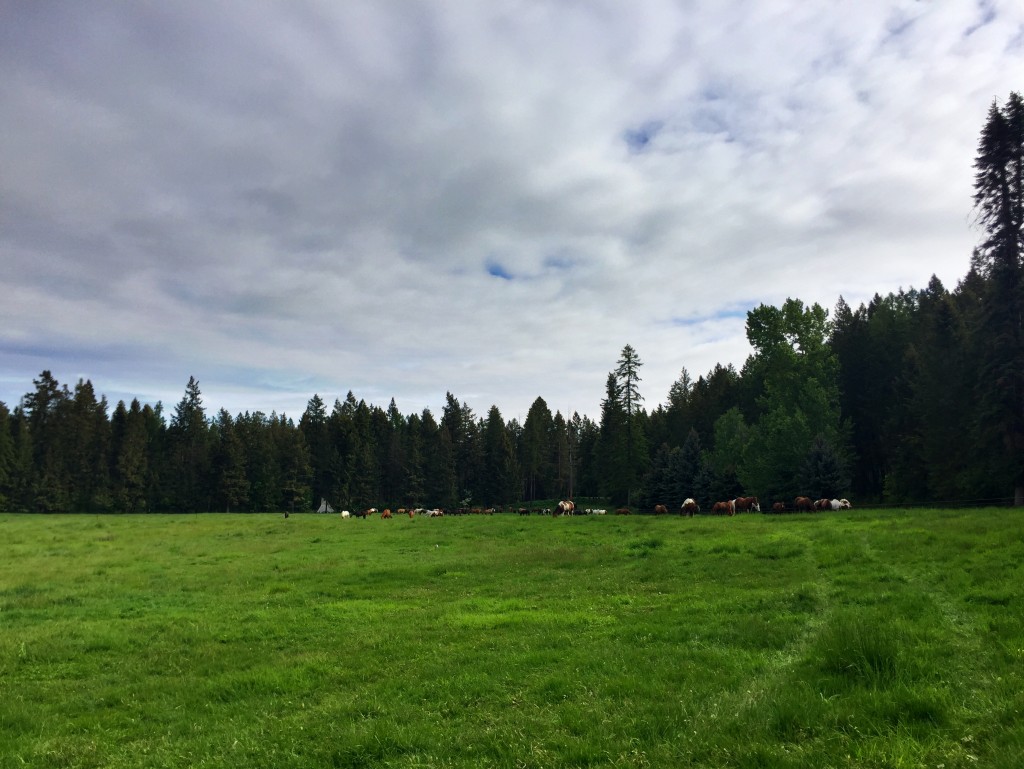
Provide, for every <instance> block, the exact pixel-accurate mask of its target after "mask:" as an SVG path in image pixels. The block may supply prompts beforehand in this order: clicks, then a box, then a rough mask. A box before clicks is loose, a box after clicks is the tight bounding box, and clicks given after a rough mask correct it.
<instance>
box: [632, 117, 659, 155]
mask: <svg viewBox="0 0 1024 769" xmlns="http://www.w3.org/2000/svg"><path fill="white" fill-rule="evenodd" d="M664 127H665V124H664V122H663V121H661V120H648V121H647V122H646V123H643V124H641V125H639V126H637V127H636V128H627V129H626V130H625V131H623V133H622V139H623V141H625V142H626V146H627V147H629V151H630V152H643V151H644V150H646V149H648V147H649V146H650V144H651V142H652V141H654V139H655V138H656V137H657V136H658V134H659V133H661V130H662V129H663V128H664Z"/></svg>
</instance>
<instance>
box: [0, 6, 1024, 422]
mask: <svg viewBox="0 0 1024 769" xmlns="http://www.w3.org/2000/svg"><path fill="white" fill-rule="evenodd" d="M1022 88H1024V3H1021V2H1019V0H991V1H990V2H989V1H987V0H986V1H984V2H974V1H971V0H941V2H940V1H939V0H931V1H930V0H905V1H904V0H900V1H883V0H862V1H861V2H856V3H835V2H823V1H821V0H818V1H815V0H748V1H747V2H719V0H650V1H648V0H636V1H633V0H631V1H630V2H620V1H619V0H615V1H614V2H612V1H610V0H609V1H603V0H586V2H578V1H576V0H560V1H558V2H555V1H548V2H540V1H534V0H493V1H491V0H489V1H488V2H484V3H481V2H478V1H477V0H444V2H416V0H345V1H344V2H334V1H333V0H324V2H316V1H313V0H309V1H305V0H288V2H284V1H283V0H282V1H281V2H257V3H253V2H249V1H248V0H245V1H244V2H242V1H240V0H239V1H237V2H236V1H235V0H220V1H218V2H216V3H211V2H207V0H196V1H195V2H190V1H189V0H175V1H174V2H156V1H155V0H153V1H151V2H147V1H144V0H140V1H139V2H127V3H126V2H122V1H120V0H118V1H117V2H103V1H102V0H94V1H93V0H91V1H90V2H75V3H66V2H58V1H57V0H38V1H37V2H22V0H0V401H3V402H4V403H6V404H7V405H8V406H9V407H14V406H15V405H17V404H18V402H19V400H20V399H21V397H22V396H23V395H24V394H26V393H28V392H30V391H32V390H33V389H34V386H33V384H32V380H33V379H34V378H38V376H39V374H40V373H41V372H42V371H43V370H49V371H51V372H52V374H53V376H54V377H56V378H57V380H58V381H60V382H61V383H62V384H67V385H68V386H69V387H71V388H73V387H74V384H75V383H76V382H77V381H78V380H79V379H80V378H81V379H89V380H91V381H92V383H93V385H94V387H95V389H96V391H97V393H99V394H104V395H105V396H106V397H107V399H108V401H109V402H110V405H111V408H112V407H113V406H114V405H115V404H116V403H117V401H118V400H122V399H123V400H125V401H126V402H130V401H131V399H132V398H138V399H139V400H140V401H142V402H150V403H153V402H156V401H162V402H163V403H164V407H165V410H166V413H171V412H172V411H173V406H174V405H175V404H176V403H177V402H178V401H180V400H181V399H182V397H183V395H184V391H185V386H186V384H187V382H188V380H189V377H193V376H194V377H195V378H196V379H197V380H198V382H199V387H200V390H201V391H202V394H203V401H204V404H205V406H206V408H207V411H208V413H209V414H210V415H211V416H212V415H214V414H215V413H216V412H217V410H219V409H221V408H226V409H227V410H228V411H229V412H231V413H232V414H237V413H240V412H245V411H249V412H254V411H262V412H264V413H266V414H270V413H271V412H273V411H276V412H277V413H279V414H280V413H285V414H287V415H288V416H292V417H294V418H295V419H298V417H300V416H301V414H302V412H303V411H304V410H305V408H306V405H307V403H308V401H309V399H310V398H311V397H312V396H313V395H314V394H319V395H320V397H321V398H323V399H324V401H325V402H326V404H327V406H328V409H330V407H331V406H332V405H333V403H334V401H335V399H341V400H344V399H345V397H346V394H347V393H348V392H349V391H351V392H352V393H353V394H354V395H355V397H356V398H357V399H362V400H365V401H366V402H367V403H369V404H372V405H376V406H380V407H381V408H387V407H388V404H389V403H390V401H391V399H392V398H394V400H395V403H396V406H397V407H398V409H399V411H400V412H401V413H402V414H406V415H410V414H413V413H416V414H418V413H421V412H422V411H423V409H430V410H431V412H432V413H433V414H434V415H435V416H439V415H440V413H441V411H442V409H443V407H444V404H445V401H446V394H447V393H451V394H452V395H454V396H455V398H456V399H458V400H459V401H460V402H461V403H465V404H466V405H468V406H469V407H470V408H471V409H473V411H474V412H475V413H476V415H477V416H479V417H485V416H486V415H487V413H488V411H489V409H490V408H491V406H497V407H498V409H499V411H500V412H501V414H502V416H503V417H504V418H505V419H506V420H511V419H517V420H519V421H520V422H522V421H523V420H524V419H525V417H526V414H527V411H528V410H529V408H530V405H531V404H532V403H533V402H534V401H535V400H536V399H537V398H538V397H541V398H543V399H544V401H545V402H546V403H547V405H548V407H549V408H550V409H551V411H552V412H555V411H560V412H561V413H562V414H563V415H571V414H572V413H573V412H578V413H579V414H580V415H581V416H582V415H586V416H589V417H590V418H592V419H594V420H595V421H597V420H599V418H600V402H601V400H602V399H603V398H604V396H605V385H606V382H607V378H608V374H609V372H611V371H612V370H613V369H614V368H615V367H616V364H617V362H618V360H619V357H620V355H621V352H622V349H623V348H624V347H625V345H627V344H629V345H631V346H632V347H633V348H634V349H635V350H636V352H637V354H638V356H639V358H640V361H641V362H642V364H643V365H642V367H641V369H640V377H641V382H640V393H641V395H642V396H643V398H644V406H645V407H646V408H648V409H649V410H650V409H654V408H657V406H658V405H659V404H662V403H664V402H665V401H666V399H667V396H668V391H669V388H670V387H671V385H672V383H673V382H675V381H676V380H677V379H678V378H679V377H680V374H681V372H682V369H683V368H684V367H685V368H686V369H687V370H688V372H689V373H690V375H691V377H692V378H694V379H696V378H697V377H698V376H700V375H702V374H706V373H707V372H708V371H709V370H711V369H712V368H713V367H714V366H715V365H716V364H719V363H720V364H722V365H728V364H732V365H734V366H736V367H737V368H740V367H742V365H743V363H744V361H745V360H746V358H747V356H748V355H749V354H750V353H751V349H750V347H749V345H748V343H747V341H746V336H745V322H746V313H747V312H748V311H749V310H751V309H753V308H755V307H757V306H758V305H760V304H769V305H776V306H778V305H781V303H782V302H784V301H785V300H786V299H787V298H789V297H793V298H797V299H800V300H802V301H803V302H805V303H807V304H811V303H814V302H817V303H819V304H821V305H822V306H824V307H826V308H827V309H829V310H830V311H831V310H833V309H834V307H835V305H836V302H837V301H838V300H839V297H840V296H842V297H843V298H844V299H845V300H846V301H847V303H848V304H850V305H851V306H853V307H857V306H858V305H860V304H861V303H862V302H867V301H870V299H871V297H872V296H873V295H874V294H876V293H880V294H883V295H884V294H887V293H889V292H892V291H897V290H899V289H900V288H904V289H906V288H911V287H918V288H922V287H924V286H925V285H926V284H927V283H928V281H929V279H930V278H931V276H932V275H936V276H938V278H939V279H940V280H941V281H942V282H943V283H944V284H945V285H946V287H947V288H950V289H952V288H953V287H955V285H956V283H957V281H959V280H960V279H961V278H962V277H963V276H964V275H965V274H966V272H967V269H968V266H969V260H970V254H971V250H972V248H973V247H974V246H975V245H976V244H978V243H979V242H980V240H981V239H982V237H981V233H980V232H979V230H978V228H977V226H976V225H975V224H974V223H973V215H972V193H973V189H972V185H973V168H972V166H973V162H974V156H975V151H976V149H977V142H978V137H979V133H980V131H981V128H982V126H983V124H984V122H985V119H986V116H987V113H988V110H989V108H990V107H991V105H992V103H993V100H995V101H997V102H998V103H999V104H1003V103H1005V101H1006V98H1007V97H1008V96H1009V93H1010V92H1011V91H1014V90H1015V91H1020V90H1021V89H1022Z"/></svg>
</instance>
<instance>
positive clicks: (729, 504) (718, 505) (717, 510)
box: [711, 499, 736, 515]
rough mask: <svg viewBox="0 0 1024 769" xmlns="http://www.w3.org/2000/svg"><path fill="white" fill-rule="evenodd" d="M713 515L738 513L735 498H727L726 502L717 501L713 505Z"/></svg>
mask: <svg viewBox="0 0 1024 769" xmlns="http://www.w3.org/2000/svg"><path fill="white" fill-rule="evenodd" d="M711 514H712V515H736V505H735V503H734V501H733V500H731V499H727V500H725V501H724V502H715V504H714V505H712V506H711Z"/></svg>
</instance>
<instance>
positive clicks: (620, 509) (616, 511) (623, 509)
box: [615, 507, 629, 515]
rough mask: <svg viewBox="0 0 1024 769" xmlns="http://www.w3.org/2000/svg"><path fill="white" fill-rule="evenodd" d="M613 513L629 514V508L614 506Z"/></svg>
mask: <svg viewBox="0 0 1024 769" xmlns="http://www.w3.org/2000/svg"><path fill="white" fill-rule="evenodd" d="M615 514H616V515H629V508H628V507H619V508H616V510H615Z"/></svg>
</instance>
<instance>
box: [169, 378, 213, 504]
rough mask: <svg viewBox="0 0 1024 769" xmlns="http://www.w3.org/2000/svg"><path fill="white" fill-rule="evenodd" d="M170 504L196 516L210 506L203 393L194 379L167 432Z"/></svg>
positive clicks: (206, 429)
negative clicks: (169, 454)
mask: <svg viewBox="0 0 1024 769" xmlns="http://www.w3.org/2000/svg"><path fill="white" fill-rule="evenodd" d="M168 432H169V436H168V437H169V439H170V444H171V445H170V448H171V460H170V461H171V470H172V473H173V476H172V477H173V478H174V481H173V492H172V493H173V498H172V504H173V506H174V507H175V509H177V510H181V511H183V512H198V511H199V510H202V509H206V508H208V507H209V505H210V501H211V500H210V493H209V492H210V489H209V487H208V485H207V480H208V478H207V476H208V473H207V468H208V466H209V462H208V459H209V425H208V424H207V421H206V411H205V409H204V408H203V399H202V393H201V392H200V390H199V382H198V381H196V378H195V377H189V379H188V385H186V387H185V395H184V396H183V397H182V399H181V401H179V402H178V405H177V406H176V407H175V409H174V416H172V417H171V425H170V429H169V431H168Z"/></svg>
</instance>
